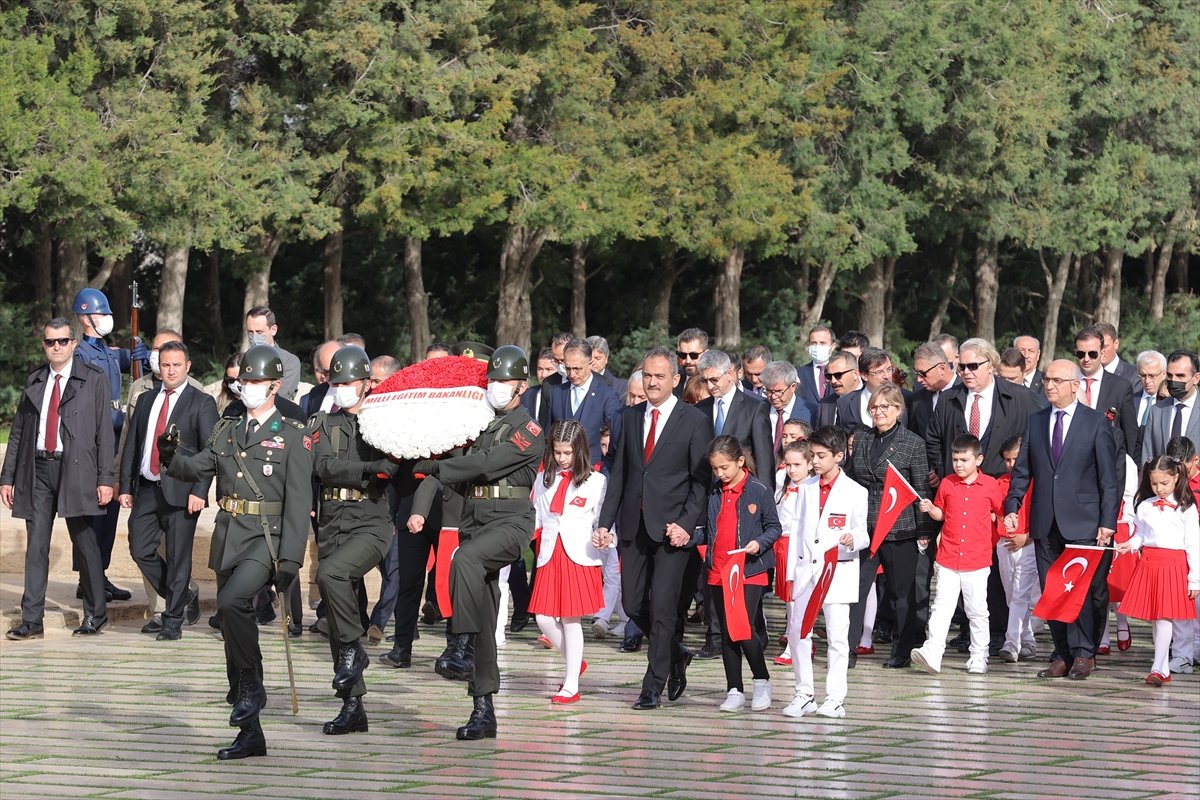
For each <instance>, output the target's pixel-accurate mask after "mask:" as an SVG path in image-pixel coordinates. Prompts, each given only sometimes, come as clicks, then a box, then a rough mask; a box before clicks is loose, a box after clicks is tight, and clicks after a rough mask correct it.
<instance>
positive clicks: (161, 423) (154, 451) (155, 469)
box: [150, 389, 175, 476]
mask: <svg viewBox="0 0 1200 800" xmlns="http://www.w3.org/2000/svg"><path fill="white" fill-rule="evenodd" d="M173 391H175V390H174V389H167V390H166V391H165V392H164V393H163V401H162V408H160V409H159V410H158V422H156V423H154V444H152V445H151V446H150V474H151V475H154V476H158V475H159V474H160V469H159V463H158V437H159V436H162V435H163V432H164V431H165V430H166V429H167V417H169V416H170V415H171V392H173Z"/></svg>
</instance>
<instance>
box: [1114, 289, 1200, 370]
mask: <svg viewBox="0 0 1200 800" xmlns="http://www.w3.org/2000/svg"><path fill="white" fill-rule="evenodd" d="M1122 305H1123V314H1124V315H1123V317H1122V319H1123V320H1124V321H1123V322H1122V323H1121V356H1122V357H1123V358H1125V359H1127V360H1129V361H1134V360H1135V359H1136V358H1137V355H1138V353H1140V352H1142V351H1143V350H1158V351H1160V352H1162V354H1163V355H1167V353H1169V352H1170V351H1171V350H1176V349H1183V350H1191V351H1192V352H1200V297H1196V296H1195V295H1182V294H1177V295H1174V296H1172V297H1170V298H1168V299H1167V303H1166V308H1165V310H1164V314H1163V318H1162V319H1160V320H1154V319H1151V318H1150V314H1149V313H1148V310H1149V302H1148V301H1147V299H1146V297H1145V296H1144V295H1143V294H1141V293H1140V292H1126V293H1125V298H1124V300H1123V303H1122ZM1164 348H1165V349H1164Z"/></svg>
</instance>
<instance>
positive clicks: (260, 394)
mask: <svg viewBox="0 0 1200 800" xmlns="http://www.w3.org/2000/svg"><path fill="white" fill-rule="evenodd" d="M270 392H271V385H270V384H267V383H247V384H246V385H245V386H243V387H242V395H241V396H242V405H244V406H245V407H246V408H247V409H249V410H250V411H253V410H254V409H256V408H258V407H259V406H261V405H262V404H263V403H265V402H267V395H268V394H270Z"/></svg>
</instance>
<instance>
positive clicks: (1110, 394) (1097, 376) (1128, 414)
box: [1075, 327, 1138, 486]
mask: <svg viewBox="0 0 1200 800" xmlns="http://www.w3.org/2000/svg"><path fill="white" fill-rule="evenodd" d="M1103 339H1104V335H1103V334H1102V333H1101V332H1100V329H1099V328H1097V327H1090V328H1084V329H1083V330H1081V331H1079V333H1077V334H1075V358H1077V359H1079V393H1078V395H1077V397H1076V399H1077V400H1078V401H1079V402H1081V403H1083V404H1084V405H1085V406H1087V407H1089V408H1093V409H1095V410H1096V411H1099V412H1100V413H1101V414H1107V415H1109V420H1110V421H1111V422H1112V423H1113V424H1114V425H1116V426H1117V428H1118V430H1117V431H1116V443H1117V480H1118V482H1119V483H1120V484H1121V485H1122V486H1124V485H1125V458H1124V456H1125V454H1126V453H1133V452H1135V450H1134V448H1136V447H1137V438H1138V435H1137V434H1138V431H1137V417H1135V416H1134V414H1133V389H1132V388H1131V387H1130V383H1129V381H1128V380H1126V379H1125V378H1123V377H1122V376H1120V375H1112V374H1109V373H1108V372H1106V371H1105V370H1104V368H1103V367H1102V366H1101V360H1102V355H1101V350H1102V347H1103V346H1102V344H1101V342H1102V341H1103Z"/></svg>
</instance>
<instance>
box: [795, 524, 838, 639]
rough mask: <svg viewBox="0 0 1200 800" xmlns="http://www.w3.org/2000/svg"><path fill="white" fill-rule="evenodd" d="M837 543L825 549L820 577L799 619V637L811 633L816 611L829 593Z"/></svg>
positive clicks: (815, 619)
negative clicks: (802, 616)
mask: <svg viewBox="0 0 1200 800" xmlns="http://www.w3.org/2000/svg"><path fill="white" fill-rule="evenodd" d="M837 557H838V549H837V545H834V546H833V547H831V548H829V549H828V550H826V551H825V564H824V566H822V567H821V577H819V578H817V585H816V586H814V587H813V590H812V594H811V595H809V597H808V605H807V606H806V607H805V609H804V619H802V620H801V621H800V638H801V639H807V638H808V635H809V634H810V633H812V629H813V624H814V623H815V622H816V621H817V612H818V611H820V610H821V606H823V605H825V595H827V594H829V584H831V583H833V572H834V570H836V569H837V563H838V559H837Z"/></svg>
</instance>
